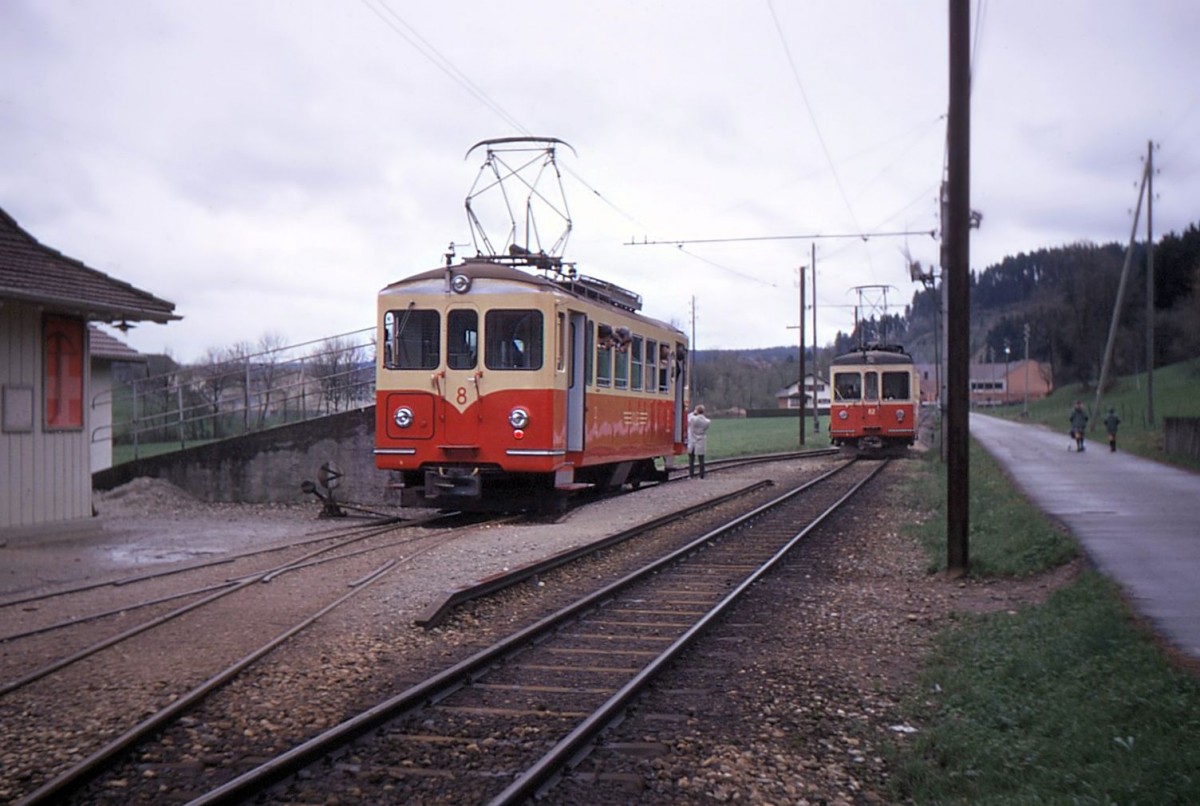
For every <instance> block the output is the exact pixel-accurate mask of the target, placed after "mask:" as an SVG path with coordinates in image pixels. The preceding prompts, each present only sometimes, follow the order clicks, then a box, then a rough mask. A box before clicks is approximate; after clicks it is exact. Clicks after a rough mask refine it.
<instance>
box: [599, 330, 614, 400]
mask: <svg viewBox="0 0 1200 806" xmlns="http://www.w3.org/2000/svg"><path fill="white" fill-rule="evenodd" d="M596 331H597V333H596V385H597V386H611V385H612V352H613V351H612V326H611V325H603V324H601V325H597V326H596Z"/></svg>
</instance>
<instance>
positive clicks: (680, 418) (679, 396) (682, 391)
mask: <svg viewBox="0 0 1200 806" xmlns="http://www.w3.org/2000/svg"><path fill="white" fill-rule="evenodd" d="M671 360H672V361H673V362H674V364H675V441H676V442H683V441H684V428H685V427H686V426H685V425H684V422H685V415H686V414H687V411H686V409H687V371H686V369H687V347H684V346H683V344H681V343H680V342H675V354H674V355H673V356H672V358H671Z"/></svg>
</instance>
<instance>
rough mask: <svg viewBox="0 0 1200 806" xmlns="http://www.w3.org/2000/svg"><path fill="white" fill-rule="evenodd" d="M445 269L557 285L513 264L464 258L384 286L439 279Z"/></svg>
mask: <svg viewBox="0 0 1200 806" xmlns="http://www.w3.org/2000/svg"><path fill="white" fill-rule="evenodd" d="M447 270H449V271H450V273H451V274H465V275H467V276H468V277H470V278H471V279H472V280H478V279H488V280H512V281H514V282H518V283H529V284H530V285H536V286H542V287H544V288H546V289H554V288H557V287H558V286H556V285H555V284H554V283H552V282H550V281H549V280H547V279H546V278H544V277H539V276H537V275H536V274H531V273H529V272H527V271H523V270H521V269H518V268H515V267H513V266H509V265H507V264H504V263H496V262H494V261H491V260H464V261H463V262H462V263H458V264H455V265H453V266H441V267H439V268H436V269H431V270H430V271H425V272H421V273H420V274H414V275H412V276H410V277H405V278H404V279H403V280H397V281H396V282H394V283H389V284H388V285H387V286H386V287H387V288H394V287H396V286H398V285H403V284H405V283H412V282H417V281H420V280H440V279H442V278H444V277H445V276H446V272H447Z"/></svg>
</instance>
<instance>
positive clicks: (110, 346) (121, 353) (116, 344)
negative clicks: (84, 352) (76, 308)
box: [88, 325, 146, 364]
mask: <svg viewBox="0 0 1200 806" xmlns="http://www.w3.org/2000/svg"><path fill="white" fill-rule="evenodd" d="M88 332H89V333H90V334H91V337H90V339H89V342H90V344H91V348H90V349H89V350H88V354H89V355H91V357H92V358H103V359H104V360H106V361H128V362H131V363H133V362H136V363H140V364H144V363H146V356H144V355H142V354H141V353H139V352H138V351H137V350H135V349H133V348H132V347H130V346H129V345H128V344H126V343H125V342H123V341H121V340H120V339H118V338H117V337H116V336H113V335H112V334H110V333H105V332H104V331H103V330H101V329H100V328H98V327H96V326H95V325H88Z"/></svg>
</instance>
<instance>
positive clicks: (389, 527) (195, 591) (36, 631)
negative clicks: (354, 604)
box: [0, 515, 453, 644]
mask: <svg viewBox="0 0 1200 806" xmlns="http://www.w3.org/2000/svg"><path fill="white" fill-rule="evenodd" d="M447 517H453V516H446V515H437V516H432V517H429V518H423V519H418V520H412V521H405V522H402V523H392V524H372V525H370V526H369V527H365V528H369V529H373V530H377V531H370V532H366V533H362V532H357V533H355V532H349V533H347V532H341V533H338V532H335V533H332V534H329V535H326V536H324V537H318V538H313V539H311V540H303V541H299V542H296V543H288V544H284V545H280V546H275V547H272V548H264V549H253V550H251V551H245V552H240V553H238V554H234V555H230V556H229V557H224V558H222V559H220V560H216V561H209V562H205V563H201V564H197V565H189V566H187V567H186V568H178V569H171V570H167V571H162V572H157V573H153V574H142V575H140V576H136V577H130V578H127V579H121V580H116V581H112V582H101V583H96V584H93V585H87V586H82V587H79V588H71V589H69V590H65V591H59V592H56V593H54V594H47V595H46V596H44V597H41V598H51V597H53V596H60V595H66V594H69V593H80V592H84V591H88V590H95V589H97V588H102V587H110V586H111V587H123V586H126V585H131V584H134V583H137V582H145V581H148V580H152V579H159V578H162V577H165V576H172V575H174V574H179V573H183V572H184V571H195V570H201V569H204V568H213V567H216V566H218V565H228V564H231V563H233V562H235V561H237V560H239V559H245V558H246V557H252V556H255V555H259V554H269V553H271V552H275V551H287V550H288V549H294V548H299V547H302V546H309V545H312V544H313V543H320V542H322V541H327V540H337V541H339V542H337V543H335V544H334V545H332V546H327V547H325V548H324V549H322V550H319V551H316V552H310V553H308V554H305V555H303V556H302V557H301V558H298V559H297V560H294V561H289V563H284V564H280V565H276V566H274V567H273V569H267V571H268V572H273V576H272V577H270V578H268V579H264V580H263V581H264V582H270V581H271V579H273V578H274V576H277V575H278V574H279V573H282V572H284V571H289V570H298V569H299V568H304V567H308V566H310V565H315V564H320V563H325V562H333V561H335V560H341V559H346V558H348V557H353V556H357V555H358V554H362V553H366V552H369V551H380V550H383V549H386V548H391V547H393V546H397V545H402V544H403V543H404V542H406V541H403V540H401V541H396V542H393V543H386V544H384V545H382V546H377V547H373V548H369V549H362V550H359V551H357V552H352V553H349V554H340V555H338V556H336V557H326V558H324V559H320V560H315V561H312V562H305V564H304V565H301V566H295V567H293V566H292V565H291V564H290V563H292V562H302V561H304V560H306V559H308V558H312V557H317V556H319V555H320V554H322V553H327V552H329V551H336V550H337V549H340V548H344V547H346V546H350V545H353V544H354V543H357V542H360V541H363V540H369V539H371V538H373V537H378V536H380V535H385V534H387V533H389V532H392V531H396V530H397V529H408V528H412V527H416V526H425V525H427V524H429V523H431V522H433V521H437V520H442V519H444V518H447ZM347 534H349V535H351V536H350V537H349V539H346V540H341V539H340V538H342V537H345V536H346V535H347ZM417 539H419V538H410V539H409V541H407V542H411V541H412V540H417ZM263 573H264V572H261V571H256V572H253V573H250V574H244V575H242V576H239V577H232V578H230V579H227V580H225V581H224V582H219V583H215V584H212V585H205V586H203V587H200V588H192V589H191V590H186V591H180V592H178V593H172V594H168V595H166V596H160V597H158V598H156V599H147V600H144V601H140V602H133V603H131V604H127V605H122V606H120V607H115V608H113V609H111V610H104V611H100V612H97V613H88V614H86V615H82V616H75V617H73V618H69V619H64V620H62V621H57V622H54V623H53V624H46V625H43V626H41V627H35V628H32V629H29V630H26V631H24V632H19V633H11V634H9V635H3V636H0V644H2V643H5V642H7V641H15V640H17V639H19V638H29V637H31V636H34V635H40V634H43V633H48V632H53V631H54V630H61V629H66V628H68V627H74V626H77V625H79V624H84V623H87V622H89V621H97V620H99V619H102V618H108V617H109V616H115V615H119V614H122V613H129V612H132V611H134V610H140V609H142V608H145V607H153V606H154V605H159V604H165V603H167V602H171V601H174V600H176V599H184V598H186V597H188V596H199V595H201V594H204V593H209V592H211V591H215V590H221V589H223V588H227V587H229V586H231V585H236V584H237V583H239V582H242V581H244V580H246V579H250V578H255V579H258V578H261V576H262V574H263ZM21 601H30V600H28V599H25V600H21ZM8 604H17V602H12V603H4V604H0V607H5V606H7V605H8Z"/></svg>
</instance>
